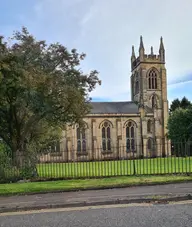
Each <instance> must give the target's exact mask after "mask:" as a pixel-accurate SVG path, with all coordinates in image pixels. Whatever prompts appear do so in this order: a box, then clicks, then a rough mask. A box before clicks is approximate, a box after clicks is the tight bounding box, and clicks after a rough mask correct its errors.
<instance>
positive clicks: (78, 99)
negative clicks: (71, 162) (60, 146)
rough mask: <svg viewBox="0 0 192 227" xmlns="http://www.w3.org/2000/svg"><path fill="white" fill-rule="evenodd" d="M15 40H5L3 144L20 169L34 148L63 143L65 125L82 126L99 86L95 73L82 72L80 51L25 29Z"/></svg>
mask: <svg viewBox="0 0 192 227" xmlns="http://www.w3.org/2000/svg"><path fill="white" fill-rule="evenodd" d="M10 40H11V42H5V41H4V38H3V37H0V138H2V139H3V141H4V142H5V143H6V144H7V145H8V146H9V147H10V149H11V151H12V155H13V159H14V160H15V164H16V165H17V166H21V165H22V161H23V160H22V159H21V158H19V157H23V156H26V155H27V154H28V153H29V151H30V150H31V148H32V150H36V149H37V150H38V149H40V148H41V147H42V146H45V144H46V143H47V142H48V141H50V139H51V138H52V136H53V135H54V136H56V137H59V135H60V132H61V130H62V129H63V128H64V127H65V125H66V124H74V123H81V120H82V118H83V117H84V116H85V115H86V114H87V113H88V112H89V111H90V106H89V100H90V98H89V93H90V92H91V91H92V90H93V89H95V87H96V85H97V84H100V81H99V79H98V72H97V71H96V70H93V71H91V72H90V73H88V74H85V73H83V72H82V71H81V69H80V68H79V67H80V62H81V61H82V60H83V59H84V58H85V54H84V53H82V54H79V53H78V52H77V50H76V49H72V50H71V51H68V50H67V48H66V47H64V46H63V45H61V44H59V43H55V44H50V45H47V44H46V42H45V41H37V40H36V39H35V38H34V37H33V36H32V35H31V34H29V32H28V30H27V29H26V28H22V31H16V32H15V33H14V34H13V36H12V37H11V39H10ZM54 129H55V130H54ZM53 131H54V133H52V132H53Z"/></svg>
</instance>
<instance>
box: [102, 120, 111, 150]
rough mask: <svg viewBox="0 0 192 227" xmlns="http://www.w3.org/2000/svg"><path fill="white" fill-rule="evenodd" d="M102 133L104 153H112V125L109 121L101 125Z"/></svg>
mask: <svg viewBox="0 0 192 227" xmlns="http://www.w3.org/2000/svg"><path fill="white" fill-rule="evenodd" d="M101 133H102V149H103V151H111V124H110V123H109V122H108V121H105V122H103V124H102V125H101Z"/></svg>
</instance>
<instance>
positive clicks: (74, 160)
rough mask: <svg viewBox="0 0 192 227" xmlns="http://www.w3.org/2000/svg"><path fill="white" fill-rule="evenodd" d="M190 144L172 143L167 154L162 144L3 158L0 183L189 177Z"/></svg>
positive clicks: (191, 166)
mask: <svg viewBox="0 0 192 227" xmlns="http://www.w3.org/2000/svg"><path fill="white" fill-rule="evenodd" d="M191 144H192V143H189V142H188V143H175V144H173V143H172V145H171V147H170V151H169V152H168V151H167V150H166V149H167V148H166V147H168V146H164V148H163V147H162V144H156V145H155V146H153V147H151V149H150V150H149V149H148V147H144V146H136V147H135V148H134V149H131V148H130V147H126V146H123V147H110V149H109V150H103V149H102V148H98V149H94V150H92V149H90V150H84V151H81V152H79V151H78V150H70V151H67V150H66V151H59V152H58V151H45V152H43V153H41V154H38V155H35V156H30V157H25V156H24V155H21V156H20V157H17V160H20V164H19V165H17V164H15V160H14V159H13V158H12V157H10V156H6V157H4V158H5V160H3V159H2V157H1V156H0V157H1V160H0V179H1V182H10V181H17V180H20V179H24V178H30V179H34V180H42V179H44V180H45V179H72V178H91V177H111V176H131V175H155V174H183V173H188V174H189V173H192V145H191Z"/></svg>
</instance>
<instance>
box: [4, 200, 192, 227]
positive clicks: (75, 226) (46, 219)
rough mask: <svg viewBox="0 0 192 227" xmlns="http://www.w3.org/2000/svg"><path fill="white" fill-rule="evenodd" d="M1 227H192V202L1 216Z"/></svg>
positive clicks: (60, 210) (33, 212)
mask: <svg viewBox="0 0 192 227" xmlns="http://www.w3.org/2000/svg"><path fill="white" fill-rule="evenodd" d="M0 226H1V227H65V226H66V227H116V226H118V227H119V226H121V227H128V226H132V227H154V226H155V227H159V226H163V227H166V226H167V227H175V226H177V227H180V226H182V227H185V226H186V227H189V226H192V201H189V202H178V203H175V204H168V205H163V204H157V205H153V204H129V205H125V204H124V205H111V206H109V205H108V206H100V207H82V208H63V209H53V210H41V211H27V212H20V213H5V214H3V213H2V214H0Z"/></svg>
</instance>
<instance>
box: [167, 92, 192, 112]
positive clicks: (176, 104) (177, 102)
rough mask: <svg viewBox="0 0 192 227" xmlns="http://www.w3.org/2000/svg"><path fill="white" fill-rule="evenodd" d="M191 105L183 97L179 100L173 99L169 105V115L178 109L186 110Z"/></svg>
mask: <svg viewBox="0 0 192 227" xmlns="http://www.w3.org/2000/svg"><path fill="white" fill-rule="evenodd" d="M191 105H192V104H191V102H190V101H189V100H188V99H187V98H186V97H185V96H184V97H183V98H182V99H181V100H179V99H175V100H173V102H172V103H171V106H170V113H172V112H173V111H175V110H176V109H178V108H182V109H186V108H188V107H190V106H191Z"/></svg>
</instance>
